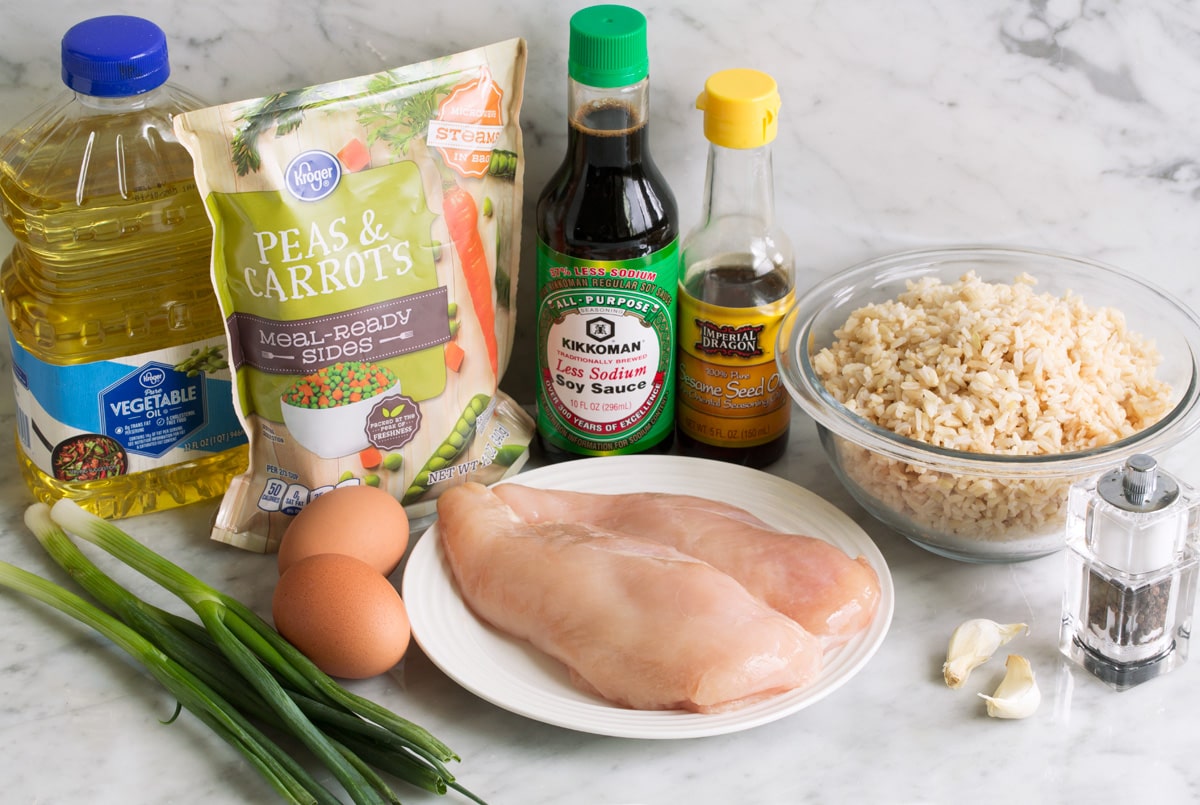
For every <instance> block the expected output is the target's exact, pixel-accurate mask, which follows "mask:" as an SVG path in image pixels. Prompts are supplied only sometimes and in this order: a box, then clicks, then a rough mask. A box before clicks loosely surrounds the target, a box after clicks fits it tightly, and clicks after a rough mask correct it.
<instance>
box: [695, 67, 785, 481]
mask: <svg viewBox="0 0 1200 805" xmlns="http://www.w3.org/2000/svg"><path fill="white" fill-rule="evenodd" d="M779 104H780V100H779V92H778V89H777V87H776V84H775V80H774V79H773V78H771V76H769V75H767V74H766V73H763V72H759V71H758V70H747V69H733V70H723V71H721V72H719V73H715V74H713V75H712V76H710V77H709V79H708V81H707V82H705V85H704V92H702V93H701V94H700V97H699V98H698V99H697V101H696V106H697V107H698V108H700V109H702V110H703V111H704V136H705V137H706V138H707V139H708V141H709V149H708V169H707V176H706V180H705V195H704V208H703V213H702V215H701V222H700V224H699V225H698V226H697V227H696V229H694V230H693V231H691V232H689V233H688V235H687V236H686V237H685V238H684V242H683V256H682V258H681V260H682V264H683V267H682V269H681V273H682V278H681V281H680V292H679V360H678V364H677V376H678V383H679V389H678V391H679V395H678V402H679V410H678V430H679V434H678V445H679V449H680V452H682V453H684V454H685V455H694V456H700V457H703V458H713V459H720V460H723V461H729V462H732V463H736V464H743V465H746V466H750V467H762V466H765V465H767V464H770V463H771V462H773V461H775V460H776V459H778V458H779V457H780V456H781V455H783V452H784V450H785V449H786V448H787V442H788V431H789V427H790V419H791V406H792V402H791V397H789V396H788V393H787V390H786V389H785V388H784V386H783V383H782V382H781V381H780V378H779V371H778V369H777V367H776V364H775V340H776V337H777V336H778V333H779V323H780V321H781V319H782V318H783V315H784V313H786V312H787V309H788V308H789V307H790V306H791V304H792V298H793V288H794V285H795V277H794V266H793V256H792V246H791V243H790V241H789V240H788V238H787V235H786V234H784V233H783V232H782V231H781V230H780V229H779V228H778V227H777V226H776V224H775V199H774V183H773V176H772V165H771V162H772V161H771V142H772V141H773V140H774V139H775V135H776V133H777V131H778V113H779Z"/></svg>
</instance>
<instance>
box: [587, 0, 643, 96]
mask: <svg viewBox="0 0 1200 805" xmlns="http://www.w3.org/2000/svg"><path fill="white" fill-rule="evenodd" d="M649 72H650V59H649V56H648V55H647V53H646V17H645V15H643V14H642V12H640V11H638V10H637V9H634V8H629V7H628V6H616V5H605V6H590V7H589V8H585V9H581V10H579V11H577V12H575V14H574V15H573V16H572V17H571V43H570V50H569V56H568V59H567V74H568V75H570V76H571V79H572V80H574V81H578V82H579V83H580V84H586V85H587V86H589V87H605V88H608V87H627V86H629V85H630V84H636V83H637V82H639V81H641V80H642V79H643V78H645V77H646V76H647V75H648V74H649Z"/></svg>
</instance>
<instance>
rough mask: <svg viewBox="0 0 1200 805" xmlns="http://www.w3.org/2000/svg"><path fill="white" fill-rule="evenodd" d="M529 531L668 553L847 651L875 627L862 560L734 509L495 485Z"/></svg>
mask: <svg viewBox="0 0 1200 805" xmlns="http://www.w3.org/2000/svg"><path fill="white" fill-rule="evenodd" d="M495 491H496V494H497V495H498V496H499V497H500V498H501V499H502V500H504V501H505V502H506V503H508V505H509V506H511V507H512V508H513V510H514V511H516V513H517V514H518V515H519V516H520V517H521V518H522V519H524V520H525V521H527V522H530V523H542V522H557V521H563V520H569V521H572V522H578V523H586V524H588V525H592V526H596V527H598V528H604V529H609V530H612V531H619V532H623V533H627V534H633V535H636V536H639V537H643V538H646V539H651V540H654V541H655V542H660V543H662V544H664V545H670V546H671V547H673V548H675V549H676V550H678V551H681V552H683V553H685V554H688V555H689V556H694V557H696V558H697V559H701V560H703V561H705V562H707V563H709V564H710V565H712V566H713V567H715V568H717V569H718V570H722V571H724V572H725V573H728V574H729V575H731V576H733V577H734V578H735V579H737V580H738V581H739V582H741V583H742V585H743V586H744V587H745V588H746V589H747V590H749V591H750V592H751V593H753V594H754V595H756V596H758V597H759V598H761V599H762V600H763V601H764V602H766V603H767V604H768V605H770V606H771V607H774V608H775V609H777V610H779V611H780V612H782V613H783V614H785V615H787V616H788V617H789V618H792V619H794V620H795V621H796V622H797V623H799V624H800V625H801V626H803V627H804V628H805V629H807V630H808V631H809V632H811V633H812V634H813V635H815V636H816V637H818V638H819V639H820V640H821V641H822V643H823V645H824V646H825V647H827V648H828V647H832V646H836V645H839V644H841V643H844V642H845V641H847V640H849V639H850V638H851V637H853V636H854V635H855V634H857V633H858V632H859V631H861V630H862V629H864V628H866V627H867V625H868V624H870V622H871V619H872V618H873V617H874V615H875V610H876V609H877V608H878V606H879V577H878V576H877V575H876V573H875V570H874V569H873V568H872V567H871V566H870V564H868V563H867V561H866V560H865V559H863V558H862V557H859V558H857V559H853V558H851V557H849V556H847V555H846V553H845V552H844V551H842V550H841V549H839V548H837V547H836V546H834V545H831V544H829V543H828V542H826V541H824V540H821V539H817V538H815V537H807V536H802V535H799V534H786V533H783V532H781V531H777V530H775V529H773V528H771V527H770V526H768V525H767V524H766V523H763V522H762V521H761V520H759V519H758V518H756V517H754V516H753V515H752V514H750V513H749V512H747V511H744V510H743V509H740V508H738V507H736V506H731V505H729V504H727V503H720V502H718V501H713V500H706V499H704V498H699V497H693V496H690V495H672V494H663V493H654V492H643V493H634V494H627V495H603V494H590V493H586V492H565V491H557V490H549V489H536V488H533V487H529V486H524V485H521V484H516V483H504V484H498V485H497V486H496V487H495Z"/></svg>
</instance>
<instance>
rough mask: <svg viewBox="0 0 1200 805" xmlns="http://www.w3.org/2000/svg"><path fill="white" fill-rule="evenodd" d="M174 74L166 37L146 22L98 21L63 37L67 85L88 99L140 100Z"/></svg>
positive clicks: (117, 18) (121, 18)
mask: <svg viewBox="0 0 1200 805" xmlns="http://www.w3.org/2000/svg"><path fill="white" fill-rule="evenodd" d="M170 74H171V65H170V63H169V62H168V60H167V37H166V34H164V33H163V31H162V29H161V28H159V27H158V26H157V25H155V24H154V23H152V22H150V21H149V20H144V19H142V18H141V17H130V16H125V15H120V14H116V15H112V16H107V17H93V18H92V19H90V20H84V21H83V22H81V23H79V24H78V25H75V26H73V27H72V28H71V29H70V30H69V31H67V33H66V34H65V35H64V36H63V39H62V78H63V83H65V84H66V85H67V86H68V87H70V88H71V89H73V90H75V91H76V92H81V93H83V94H84V95H94V96H97V97H101V98H123V97H128V96H131V95H141V94H142V93H143V92H149V91H150V90H152V89H154V88H155V87H157V86H160V85H161V84H162V83H163V82H164V81H166V80H167V76H168V75H170Z"/></svg>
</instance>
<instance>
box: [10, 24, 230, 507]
mask: <svg viewBox="0 0 1200 805" xmlns="http://www.w3.org/2000/svg"><path fill="white" fill-rule="evenodd" d="M169 70H170V68H169V64H168V59H167V45H166V37H165V35H164V34H163V32H162V30H161V29H159V28H158V26H156V25H154V24H153V23H152V22H149V21H147V20H143V19H140V18H137V17H128V16H108V17H97V18H94V19H90V20H87V21H85V22H82V23H80V24H78V25H76V26H75V27H73V28H71V29H70V30H69V31H68V32H67V33H66V35H65V36H64V37H63V40H62V77H63V81H64V83H65V84H66V85H67V88H68V89H67V91H65V92H63V94H62V95H61V97H59V98H57V99H55V100H53V101H52V102H50V103H48V104H47V105H46V106H44V107H42V108H41V109H40V110H38V111H36V112H34V113H33V114H32V115H31V116H30V117H28V118H26V119H25V120H24V121H23V122H21V123H19V124H17V126H16V127H15V128H13V129H12V130H11V131H10V132H8V133H7V134H6V135H4V136H3V137H0V213H2V214H3V218H4V223H5V225H6V226H7V227H8V228H9V229H10V230H11V231H12V233H13V235H14V237H15V238H16V244H15V245H14V246H13V249H12V252H11V254H10V255H9V256H8V257H7V259H6V260H5V262H4V265H3V268H2V269H0V292H2V294H3V299H4V310H5V314H6V316H7V320H8V324H9V335H10V341H11V344H12V352H13V387H14V391H15V394H16V403H17V451H18V454H19V462H18V463H19V466H20V470H21V474H22V476H23V477H24V478H25V480H26V482H27V483H28V485H29V487H30V489H31V490H32V492H33V494H34V496H35V497H36V498H38V499H39V500H42V501H46V502H49V501H53V500H57V499H59V498H71V499H74V500H76V501H78V502H79V503H80V505H82V506H84V507H85V508H87V509H89V510H90V511H92V512H94V513H96V514H99V515H101V516H103V517H107V518H115V517H125V516H130V515H134V514H139V513H141V512H146V511H151V510H157V509H166V508H172V507H175V506H180V505H183V504H186V503H192V502H195V501H199V500H203V499H206V498H211V497H215V496H218V495H221V494H222V493H224V491H225V489H226V488H227V486H228V483H229V481H230V479H231V478H232V477H233V476H234V475H236V474H237V473H239V472H241V471H242V470H243V469H244V468H245V464H246V449H245V442H246V438H245V434H244V432H243V431H242V428H241V426H240V424H239V423H238V421H237V418H236V416H235V414H234V409H233V395H232V389H231V385H230V373H229V369H228V365H227V355H226V345H225V337H224V328H223V323H222V321H221V318H220V314H219V311H218V308H217V302H216V297H215V294H214V293H213V290H212V284H211V280H210V279H209V256H210V254H211V242H212V229H211V227H210V225H209V223H208V218H207V215H206V213H205V209H204V204H203V202H202V200H201V198H200V195H199V193H198V192H197V190H196V185H195V182H194V180H193V174H192V162H191V158H190V156H189V155H188V153H187V151H186V150H185V149H184V148H183V147H182V146H181V145H179V143H178V142H177V141H176V139H175V136H174V132H173V130H172V127H171V125H172V124H171V117H172V115H173V114H176V113H179V112H182V111H185V110H188V109H193V108H197V107H200V106H203V104H202V103H201V102H200V101H199V100H197V99H196V98H194V97H193V96H192V95H190V94H187V93H186V92H184V91H182V90H180V89H177V88H176V87H174V86H173V85H171V84H167V83H165V82H166V79H167V76H168V73H169Z"/></svg>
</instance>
